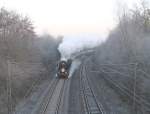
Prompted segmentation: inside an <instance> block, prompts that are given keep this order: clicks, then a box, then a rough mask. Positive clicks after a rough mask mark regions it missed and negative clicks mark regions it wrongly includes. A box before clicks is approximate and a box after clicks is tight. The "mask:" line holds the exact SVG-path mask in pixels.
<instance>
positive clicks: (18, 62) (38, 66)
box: [0, 8, 60, 114]
mask: <svg viewBox="0 0 150 114" xmlns="http://www.w3.org/2000/svg"><path fill="white" fill-rule="evenodd" d="M59 42H60V41H59V39H57V40H56V39H55V38H54V37H52V36H50V35H48V34H45V35H41V36H37V35H36V33H35V32H34V25H33V24H32V21H31V20H30V19H29V18H28V17H26V16H22V15H20V14H18V13H16V12H15V11H9V10H6V9H5V8H1V9H0V113H2V114H5V113H8V112H9V111H10V107H13V109H12V110H11V111H13V110H14V109H15V106H16V105H17V104H18V103H19V102H20V101H21V100H22V99H23V98H24V97H25V95H26V94H27V92H28V90H29V89H31V87H32V86H33V83H35V82H36V81H37V80H38V79H39V80H44V79H45V78H46V77H47V78H49V77H50V76H51V75H50V71H51V70H52V69H54V66H55V65H56V61H57V60H58V58H59V53H58V51H57V46H58V44H59ZM9 75H10V76H9ZM10 83H11V84H10ZM8 84H10V85H8ZM38 84H39V82H38ZM9 91H11V93H10V92H9ZM8 94H11V95H8ZM10 96H11V100H8V98H9V97H10ZM9 99H10V98H9Z"/></svg>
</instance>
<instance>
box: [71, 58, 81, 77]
mask: <svg viewBox="0 0 150 114" xmlns="http://www.w3.org/2000/svg"><path fill="white" fill-rule="evenodd" d="M80 64H81V62H80V61H79V60H77V59H75V60H74V61H73V62H72V64H71V68H70V71H69V76H68V78H70V77H71V76H72V75H73V73H74V72H75V70H76V69H77V68H78V67H79V66H80Z"/></svg>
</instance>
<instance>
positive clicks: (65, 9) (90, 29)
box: [0, 0, 138, 36]
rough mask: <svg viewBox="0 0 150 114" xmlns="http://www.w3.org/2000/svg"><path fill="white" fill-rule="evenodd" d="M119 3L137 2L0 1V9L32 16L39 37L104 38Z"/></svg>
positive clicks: (70, 0) (113, 0) (130, 0)
mask: <svg viewBox="0 0 150 114" xmlns="http://www.w3.org/2000/svg"><path fill="white" fill-rule="evenodd" d="M116 1H120V2H123V1H124V2H125V3H127V4H128V5H129V6H130V5H131V4H133V3H134V2H135V1H138V0H0V7H5V8H7V9H9V10H15V11H17V12H18V13H21V14H24V15H27V16H28V17H30V19H31V20H32V21H33V23H34V26H35V28H36V29H35V30H36V32H37V33H39V34H40V33H42V32H49V33H50V34H52V35H73V34H82V33H88V34H98V35H101V36H105V35H106V34H107V33H108V32H109V30H111V29H112V28H113V27H114V26H115V23H116V22H115V17H116V3H117V2H116Z"/></svg>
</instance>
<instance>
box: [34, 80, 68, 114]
mask: <svg viewBox="0 0 150 114" xmlns="http://www.w3.org/2000/svg"><path fill="white" fill-rule="evenodd" d="M64 86H65V80H62V79H57V78H55V79H53V80H52V82H51V84H50V85H49V87H48V91H47V92H46V93H45V94H44V99H43V100H42V102H41V103H40V105H39V108H38V110H37V111H36V114H58V112H59V109H60V104H61V99H62V93H63V91H64Z"/></svg>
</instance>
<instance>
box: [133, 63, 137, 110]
mask: <svg viewBox="0 0 150 114" xmlns="http://www.w3.org/2000/svg"><path fill="white" fill-rule="evenodd" d="M136 73H137V63H136V64H135V66H134V85H133V112H136V104H135V100H136V86H137V74H136Z"/></svg>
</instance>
